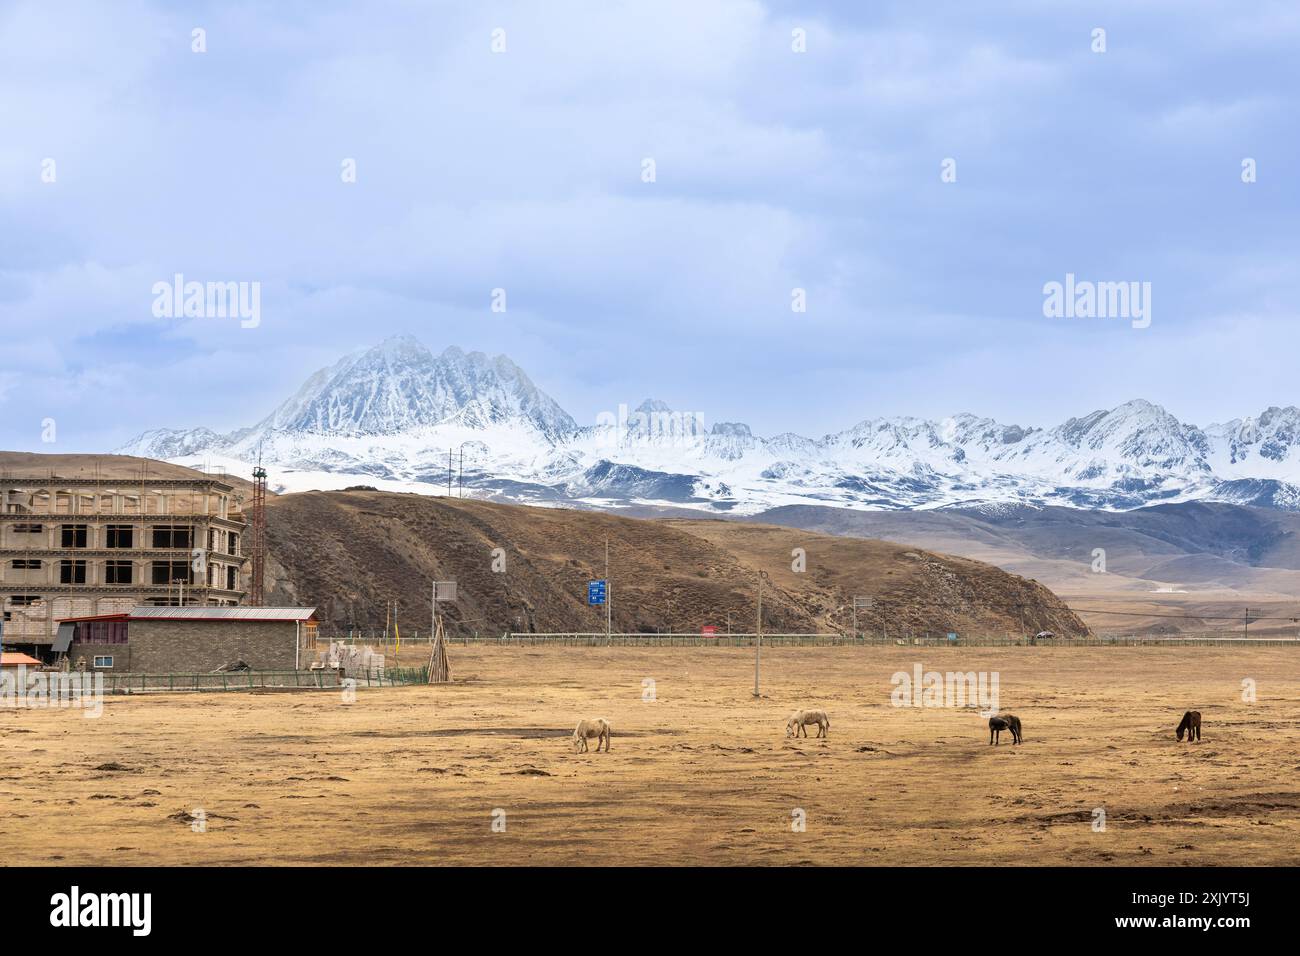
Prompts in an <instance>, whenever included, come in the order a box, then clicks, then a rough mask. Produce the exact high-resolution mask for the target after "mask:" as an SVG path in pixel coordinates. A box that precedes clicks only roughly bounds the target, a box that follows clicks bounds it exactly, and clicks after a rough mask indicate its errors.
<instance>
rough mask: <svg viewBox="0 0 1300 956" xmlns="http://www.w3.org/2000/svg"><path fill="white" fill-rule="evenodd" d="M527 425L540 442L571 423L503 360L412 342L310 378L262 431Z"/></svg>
mask: <svg viewBox="0 0 1300 956" xmlns="http://www.w3.org/2000/svg"><path fill="white" fill-rule="evenodd" d="M512 421H518V422H521V423H527V424H529V425H531V426H533V427H534V428H536V429H537V430H539V431H541V432H542V433H543V434H545V435H547V436H548V437H559V436H560V435H563V434H568V433H571V432H573V431H575V430H576V428H577V426H576V425H575V423H574V421H573V419H572V418H570V417H569V415H568V413H567V412H565V411H564V410H563V409H562V408H560V407H559V405H557V404H556V403H555V401H554V400H553V399H551V398H550V396H548V395H546V394H545V393H544V392H542V391H541V390H540V389H539V388H537V386H536V385H534V384H533V383H532V380H531V379H529V378H528V376H527V375H526V374H525V373H524V372H523V370H522V369H520V368H519V366H517V365H515V363H514V362H512V361H511V360H510V359H509V358H507V357H506V356H504V355H498V356H496V357H495V358H490V357H489V356H487V355H486V354H484V353H483V352H469V353H466V352H464V351H462V350H461V349H459V348H457V347H456V346H451V347H449V348H447V349H445V350H444V351H443V352H442V354H441V355H438V356H436V357H435V356H434V355H433V353H432V352H430V351H429V349H428V348H426V347H425V346H424V344H423V343H421V342H420V341H419V340H418V339H416V338H414V337H413V336H409V335H403V336H396V337H394V338H390V339H386V340H385V341H383V342H381V343H380V344H379V345H377V346H375V347H374V348H371V349H367V350H366V351H364V352H359V353H356V354H354V355H350V356H348V357H346V358H344V359H342V360H341V361H339V362H338V363H337V364H335V365H334V366H333V367H331V368H328V369H322V370H321V371H320V372H317V373H316V374H315V375H313V376H312V377H311V378H310V379H308V380H307V382H306V383H305V384H304V385H303V387H302V388H301V389H300V390H299V391H298V393H297V394H296V395H294V396H293V397H292V398H290V399H289V400H288V401H286V402H285V403H284V404H283V405H281V406H280V408H278V409H276V411H275V412H273V413H272V414H271V416H270V417H269V418H268V419H267V420H266V421H265V422H264V423H263V426H262V427H265V428H267V429H273V430H275V431H280V432H300V433H306V434H326V435H392V434H397V433H401V432H406V431H412V430H417V429H421V428H432V427H436V426H438V425H443V424H461V425H466V426H469V427H474V428H483V427H486V426H488V425H492V424H501V423H507V422H512Z"/></svg>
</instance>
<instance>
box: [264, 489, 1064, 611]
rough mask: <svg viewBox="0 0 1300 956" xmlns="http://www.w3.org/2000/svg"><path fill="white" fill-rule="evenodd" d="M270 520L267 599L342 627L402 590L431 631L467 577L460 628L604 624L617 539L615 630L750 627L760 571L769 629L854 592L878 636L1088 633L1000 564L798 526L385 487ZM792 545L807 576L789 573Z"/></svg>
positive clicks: (317, 501) (296, 508)
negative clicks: (439, 605) (589, 588)
mask: <svg viewBox="0 0 1300 956" xmlns="http://www.w3.org/2000/svg"><path fill="white" fill-rule="evenodd" d="M267 515H268V517H267V523H268V537H269V542H270V555H271V559H270V561H269V563H268V579H267V584H268V600H272V601H286V602H302V603H304V604H313V605H317V606H319V607H320V608H321V612H322V617H323V619H324V620H325V621H326V622H327V623H328V624H333V625H336V626H346V625H347V624H349V623H351V624H356V625H359V626H365V627H373V626H382V625H383V623H384V608H385V601H387V600H391V599H395V600H397V602H398V606H399V608H400V617H399V620H401V621H403V622H409V623H406V625H405V626H406V627H409V628H416V627H419V628H421V629H424V628H427V627H428V623H429V604H430V599H429V582H430V581H432V580H435V579H438V580H454V581H456V582H457V583H458V585H459V600H458V601H457V602H456V603H455V605H453V606H451V607H449V608H448V609H447V615H448V620H449V622H450V624H451V626H452V628H453V630H455V631H458V632H459V631H461V630H466V631H475V630H477V631H478V632H480V633H487V634H491V633H499V632H501V631H504V630H507V629H513V630H524V631H560V630H581V631H598V630H603V629H604V626H605V619H604V611H603V610H602V609H595V608H589V607H588V606H587V605H586V583H587V581H588V580H590V579H593V578H600V577H604V560H605V539H606V536H608V539H609V554H610V578H611V580H612V582H613V584H612V595H613V626H614V629H615V630H620V631H643V632H651V633H653V632H655V631H659V630H662V631H675V632H694V631H698V629H699V628H700V627H701V626H704V625H714V626H716V627H718V629H719V630H720V631H724V632H725V631H726V629H727V627H728V624H730V627H731V629H732V630H735V631H752V630H753V629H754V625H755V618H756V605H755V597H756V585H757V580H758V571H759V569H763V570H765V571H767V572H768V573H769V575H770V583H765V585H764V596H763V624H764V627H765V628H766V629H769V630H779V631H787V632H811V631H828V630H836V629H844V630H847V629H848V628H849V627H850V626H851V624H850V622H851V620H852V598H853V595H855V594H858V595H871V596H873V597H874V598H875V607H874V608H872V609H871V610H866V611H861V612H859V625H860V626H861V627H862V628H863V629H864V630H868V631H873V632H877V633H879V632H881V631H886V632H888V633H891V634H900V635H901V634H902V633H904V632H905V631H907V630H909V629H910V630H911V631H912V632H915V633H924V632H927V631H928V632H931V633H945V632H948V631H957V632H958V633H962V632H965V633H972V634H974V633H980V634H1003V633H1020V632H1021V630H1022V628H1023V629H1024V630H1026V631H1031V632H1032V631H1038V630H1042V629H1048V630H1052V631H1055V632H1056V633H1058V634H1072V635H1076V634H1082V633H1086V631H1087V628H1086V627H1085V625H1084V624H1083V623H1082V622H1081V621H1080V620H1079V619H1078V618H1077V617H1076V616H1075V615H1074V614H1073V613H1072V612H1070V610H1069V609H1068V608H1067V607H1066V606H1065V605H1064V604H1063V603H1062V602H1061V601H1060V600H1059V599H1058V598H1057V597H1056V596H1055V595H1054V594H1052V593H1051V592H1050V591H1048V590H1047V589H1046V588H1044V587H1042V586H1041V585H1039V584H1036V583H1035V582H1032V581H1029V580H1026V579H1024V578H1020V577H1017V576H1015V575H1011V574H1007V573H1006V572H1004V571H1001V570H999V569H997V568H995V567H992V566H991V565H986V564H981V563H980V562H977V561H972V560H969V559H965V558H954V557H950V556H947V555H941V554H935V553H931V552H927V551H921V550H918V549H914V548H908V547H906V546H902V545H897V544H890V543H886V542H882V541H873V540H863V539H855V538H844V537H835V536H830V535H822V534H817V533H814V532H808V531H802V530H798V529H792V528H781V527H774V526H764V525H753V524H738V523H734V522H726V521H717V520H704V521H687V520H670V521H656V520H643V519H634V518H623V517H615V516H611V515H606V514H601V513H596V512H588V511H573V510H567V509H551V508H531V507H525V506H521V505H505V504H494V503H489V502H483V501H473V500H467V499H447V498H431V497H427V496H422V495H404V494H392V493H386V492H376V491H341V492H304V493H301V494H292V495H281V496H279V497H277V498H274V499H272V500H271V501H270V502H269V504H268V508H267ZM498 548H499V549H501V551H500V554H501V555H502V556H503V557H504V570H503V571H494V570H493V551H494V549H498ZM795 548H803V549H804V551H805V552H806V555H807V570H806V571H805V572H804V573H795V572H793V571H792V570H791V562H792V560H793V558H792V555H791V552H792V550H793V549H795ZM498 566H500V562H499V561H498Z"/></svg>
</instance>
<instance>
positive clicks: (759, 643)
mask: <svg viewBox="0 0 1300 956" xmlns="http://www.w3.org/2000/svg"><path fill="white" fill-rule="evenodd" d="M765 577H767V572H766V571H759V572H758V626H757V627H756V628H755V630H754V696H755V697H758V696H759V693H758V668H759V660H760V658H761V657H762V654H763V578H765Z"/></svg>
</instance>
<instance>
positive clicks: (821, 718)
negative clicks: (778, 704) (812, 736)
mask: <svg viewBox="0 0 1300 956" xmlns="http://www.w3.org/2000/svg"><path fill="white" fill-rule="evenodd" d="M808 724H816V725H817V736H818V737H825V736H826V735H827V731H829V730H830V729H831V721H830V718H829V717H827V716H826V711H824V710H796V711H795V712H794V713H793V714H791V715H790V719H789V720H787V721H786V722H785V735H786V736H787V737H798V736H799V733H800V731H802V732H803V735H804V736H805V737H807V736H808V730H807V726H808Z"/></svg>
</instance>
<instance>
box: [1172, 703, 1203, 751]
mask: <svg viewBox="0 0 1300 956" xmlns="http://www.w3.org/2000/svg"><path fill="white" fill-rule="evenodd" d="M1184 732H1186V733H1187V742H1188V743H1189V744H1190V743H1191V742H1192V741H1193V740H1196V741H1199V740H1200V739H1201V712H1200V711H1199V710H1189V711H1188V712H1187V713H1185V714H1183V722H1182V723H1181V724H1179V725H1178V740H1179V742H1180V743H1181V742H1182V739H1183V733H1184Z"/></svg>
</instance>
